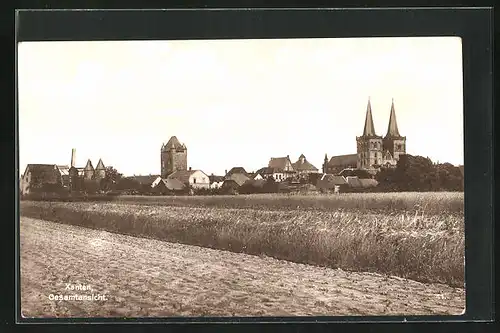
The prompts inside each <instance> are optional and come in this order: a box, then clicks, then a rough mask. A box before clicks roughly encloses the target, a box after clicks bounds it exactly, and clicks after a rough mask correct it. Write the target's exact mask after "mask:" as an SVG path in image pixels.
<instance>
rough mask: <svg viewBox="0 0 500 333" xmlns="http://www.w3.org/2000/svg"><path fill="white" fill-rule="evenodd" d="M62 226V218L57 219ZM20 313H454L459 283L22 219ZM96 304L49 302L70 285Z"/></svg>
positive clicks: (459, 307)
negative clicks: (88, 288)
mask: <svg viewBox="0 0 500 333" xmlns="http://www.w3.org/2000/svg"><path fill="white" fill-rule="evenodd" d="M61 222H63V223H64V221H61ZM20 232H21V235H20V240H21V262H20V263H21V306H22V314H23V316H24V317H89V316H100V317H140V316H148V317H155V316H297V315H303V316H305V315H313V316H314V315H317V316H337V315H420V314H421V315H430V314H434V315H437V314H460V313H461V312H462V311H463V310H464V306H465V293H464V290H463V289H461V288H452V287H450V286H446V285H439V284H423V283H419V282H415V281H411V280H404V279H401V278H396V277H387V276H381V275H378V274H371V273H356V272H347V271H343V270H339V269H331V268H324V267H316V266H309V265H302V264H296V263H291V262H287V261H280V260H276V259H272V258H268V257H258V256H250V255H246V254H242V253H232V252H226V251H220V250H213V249H207V248H202V247H196V246H189V245H183V244H173V243H168V242H162V241H157V240H152V239H144V238H136V237H130V236H126V235H120V234H114V233H108V232H105V231H101V230H92V229H87V228H81V227H77V226H72V225H66V224H61V223H52V222H48V221H41V220H36V219H31V218H26V217H22V218H21V224H20ZM67 283H70V284H78V283H81V284H85V285H90V286H91V287H92V291H91V292H92V293H94V294H101V295H105V296H106V298H107V300H101V301H77V300H73V301H64V300H63V301H51V300H49V295H50V294H56V295H60V294H61V295H72V294H75V293H77V294H89V293H90V292H88V291H77V292H73V291H67V290H65V288H66V284H67Z"/></svg>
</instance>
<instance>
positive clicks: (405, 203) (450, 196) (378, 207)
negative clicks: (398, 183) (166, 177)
mask: <svg viewBox="0 0 500 333" xmlns="http://www.w3.org/2000/svg"><path fill="white" fill-rule="evenodd" d="M113 200H114V201H118V202H127V203H134V204H148V205H168V206H182V207H218V208H252V209H272V210H296V209H307V210H336V209H343V210H356V211H370V212H373V211H381V212H392V211H407V212H408V211H411V212H414V211H418V212H419V213H421V214H445V213H450V214H462V215H463V213H464V194H463V192H405V193H342V194H339V195H331V194H312V195H307V194H306V195H304V194H249V195H238V196H230V195H227V196H226V195H217V196H156V197H155V196H133V195H130V196H118V197H114V198H113Z"/></svg>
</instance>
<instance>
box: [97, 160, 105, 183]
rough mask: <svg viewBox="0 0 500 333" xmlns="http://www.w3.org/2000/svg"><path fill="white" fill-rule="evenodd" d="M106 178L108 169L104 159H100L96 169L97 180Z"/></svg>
mask: <svg viewBox="0 0 500 333" xmlns="http://www.w3.org/2000/svg"><path fill="white" fill-rule="evenodd" d="M105 177H106V167H105V166H104V163H102V159H99V162H97V166H96V167H95V179H98V180H100V179H104V178H105Z"/></svg>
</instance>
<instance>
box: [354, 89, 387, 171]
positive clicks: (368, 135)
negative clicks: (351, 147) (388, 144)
mask: <svg viewBox="0 0 500 333" xmlns="http://www.w3.org/2000/svg"><path fill="white" fill-rule="evenodd" d="M356 146H357V153H358V163H357V167H358V169H376V168H377V167H378V166H380V165H381V164H382V158H383V157H382V148H383V147H382V137H381V136H379V135H377V134H376V133H375V126H374V125H373V117H372V107H371V103H370V99H368V106H367V108H366V118H365V127H364V130H363V135H362V136H359V137H356Z"/></svg>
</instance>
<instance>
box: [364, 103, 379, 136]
mask: <svg viewBox="0 0 500 333" xmlns="http://www.w3.org/2000/svg"><path fill="white" fill-rule="evenodd" d="M363 136H376V134H375V126H374V125H373V117H372V105H371V103H370V99H369V98H368V105H367V107H366V118H365V128H364V129H363Z"/></svg>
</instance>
